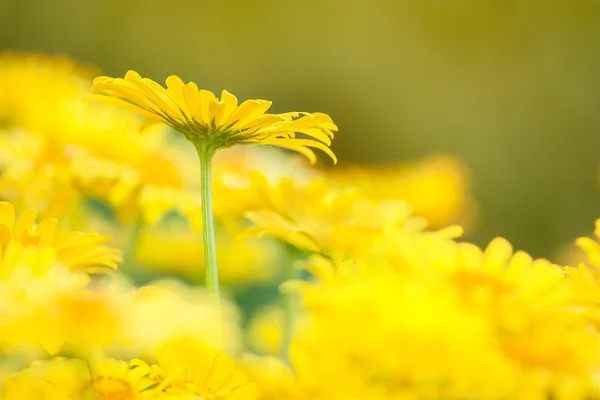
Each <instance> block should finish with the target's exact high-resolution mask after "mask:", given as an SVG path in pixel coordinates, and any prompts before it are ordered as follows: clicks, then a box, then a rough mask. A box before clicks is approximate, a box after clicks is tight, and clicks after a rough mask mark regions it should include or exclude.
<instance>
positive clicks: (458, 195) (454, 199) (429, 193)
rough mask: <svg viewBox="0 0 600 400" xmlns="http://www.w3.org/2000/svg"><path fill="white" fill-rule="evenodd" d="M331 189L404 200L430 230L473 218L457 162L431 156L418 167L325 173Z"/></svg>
mask: <svg viewBox="0 0 600 400" xmlns="http://www.w3.org/2000/svg"><path fill="white" fill-rule="evenodd" d="M326 176H327V177H328V178H329V179H331V180H332V182H333V185H334V186H342V187H356V188H358V189H359V190H360V191H361V193H363V195H364V196H365V197H367V198H369V199H371V200H375V201H384V200H404V201H407V202H408V203H410V204H412V206H413V212H414V214H415V215H417V216H420V217H423V218H425V219H426V220H427V221H428V222H429V223H430V225H431V226H432V227H444V226H447V225H448V224H450V223H456V222H457V221H460V222H464V220H465V218H469V217H472V216H473V215H471V214H472V213H473V211H474V210H473V209H474V201H473V200H472V198H471V197H470V188H469V175H468V171H467V168H466V166H464V165H463V164H462V163H461V162H460V160H458V159H456V158H454V157H450V156H431V157H427V158H425V159H423V160H421V161H419V162H417V163H414V164H409V163H403V164H397V165H382V166H379V165H377V166H350V167H344V168H339V167H338V168H336V169H335V170H334V169H331V170H328V171H327V172H326Z"/></svg>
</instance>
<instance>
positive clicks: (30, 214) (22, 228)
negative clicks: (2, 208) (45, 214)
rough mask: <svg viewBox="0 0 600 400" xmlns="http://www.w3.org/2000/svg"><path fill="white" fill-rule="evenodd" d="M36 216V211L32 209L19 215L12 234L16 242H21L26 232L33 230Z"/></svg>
mask: <svg viewBox="0 0 600 400" xmlns="http://www.w3.org/2000/svg"><path fill="white" fill-rule="evenodd" d="M36 216H37V211H36V210H34V209H29V210H25V211H23V212H22V213H21V215H19V218H18V219H17V223H16V224H15V231H14V233H13V237H14V238H15V239H16V240H19V241H20V240H22V239H23V238H24V236H26V235H27V232H28V230H30V229H32V228H33V224H35V218H36Z"/></svg>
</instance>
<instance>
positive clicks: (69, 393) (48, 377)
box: [0, 357, 155, 400]
mask: <svg viewBox="0 0 600 400" xmlns="http://www.w3.org/2000/svg"><path fill="white" fill-rule="evenodd" d="M148 373H149V370H148V369H147V368H143V367H132V366H131V365H130V364H129V363H127V362H125V361H120V360H116V359H112V358H105V357H95V358H93V359H92V360H91V361H90V362H85V361H83V360H78V359H65V358H53V359H51V360H48V361H38V362H35V363H33V364H32V366H31V367H29V368H27V369H25V370H23V371H22V372H19V373H17V374H15V375H13V376H11V377H9V378H8V379H6V381H5V382H4V385H3V387H2V391H1V392H0V393H1V394H0V398H2V399H3V400H4V399H6V400H12V399H14V400H17V399H19V400H29V399H30V400H34V399H58V400H61V399H64V400H70V399H90V400H91V399H103V400H111V399H114V400H138V399H148V398H155V396H154V393H155V392H154V391H153V390H152V388H151V386H152V385H153V384H154V382H153V381H152V380H150V379H149V378H147V377H146V375H147V374H148Z"/></svg>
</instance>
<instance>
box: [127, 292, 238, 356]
mask: <svg viewBox="0 0 600 400" xmlns="http://www.w3.org/2000/svg"><path fill="white" fill-rule="evenodd" d="M121 307H123V312H122V314H123V316H122V324H121V326H122V327H123V341H124V342H125V343H126V344H127V345H128V346H129V347H130V348H131V349H135V350H137V351H138V352H142V353H148V352H151V351H154V350H155V349H156V348H157V347H158V346H160V345H161V344H162V343H165V342H169V341H172V340H173V339H175V338H181V337H190V338H195V339H196V340H200V341H202V343H205V344H206V345H208V346H210V347H213V348H216V349H220V350H224V351H227V352H235V351H237V350H239V344H240V332H239V327H238V322H239V315H238V312H237V309H236V308H235V307H234V305H233V304H232V303H230V302H226V301H222V302H220V303H219V304H216V303H215V301H214V298H212V297H211V296H210V295H209V294H207V293H206V292H205V291H204V290H202V289H199V288H194V287H188V286H186V285H184V284H183V283H178V282H176V281H164V282H156V283H155V284H152V285H148V286H142V287H140V288H138V289H137V290H134V291H132V292H131V293H130V294H127V297H126V300H125V303H124V304H121Z"/></svg>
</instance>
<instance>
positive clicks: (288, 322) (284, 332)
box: [279, 246, 303, 363]
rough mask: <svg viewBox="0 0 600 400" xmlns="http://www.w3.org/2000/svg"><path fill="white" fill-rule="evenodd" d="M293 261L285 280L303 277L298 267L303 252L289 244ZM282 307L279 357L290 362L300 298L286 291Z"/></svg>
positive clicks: (282, 297)
mask: <svg viewBox="0 0 600 400" xmlns="http://www.w3.org/2000/svg"><path fill="white" fill-rule="evenodd" d="M289 248H290V249H291V250H290V255H291V260H292V263H291V265H288V266H287V269H286V271H285V272H286V273H285V276H284V280H285V281H288V280H296V279H301V271H300V270H299V269H298V268H297V267H296V265H295V264H296V262H298V261H299V260H300V259H301V258H302V256H303V253H302V252H300V251H299V250H298V249H295V248H293V247H291V246H289ZM280 296H281V297H280V301H281V307H282V309H283V313H284V314H283V324H282V329H281V342H280V344H279V357H280V358H281V359H282V360H284V361H286V362H288V363H289V362H290V353H289V347H290V343H291V342H292V334H293V332H294V324H295V323H296V318H297V314H298V307H299V299H298V296H297V295H296V294H295V293H291V292H285V293H281V295H280Z"/></svg>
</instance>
